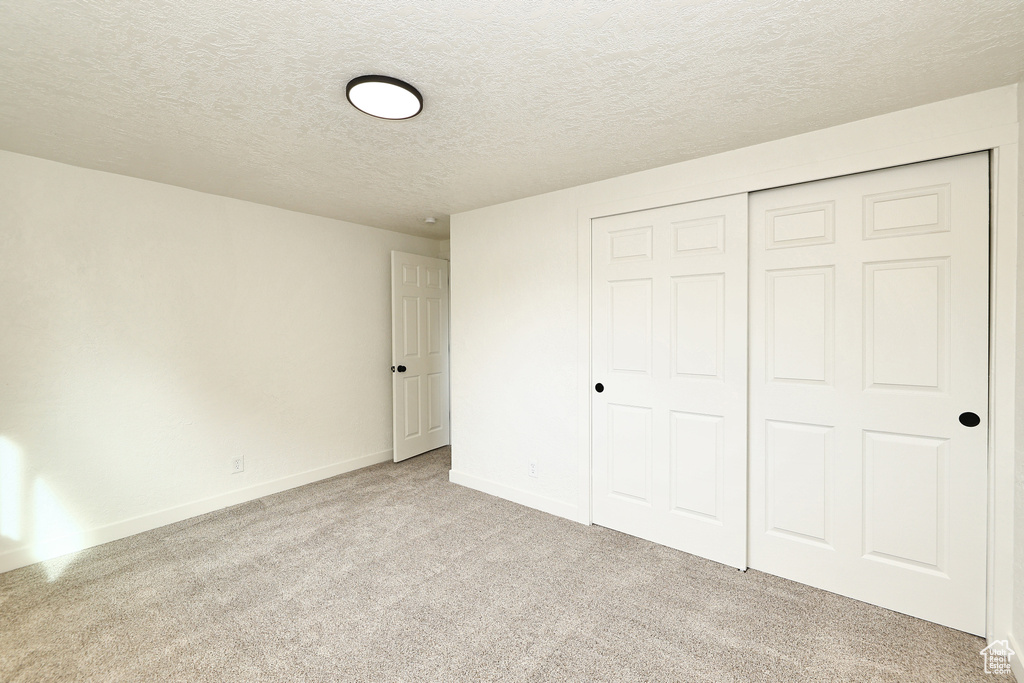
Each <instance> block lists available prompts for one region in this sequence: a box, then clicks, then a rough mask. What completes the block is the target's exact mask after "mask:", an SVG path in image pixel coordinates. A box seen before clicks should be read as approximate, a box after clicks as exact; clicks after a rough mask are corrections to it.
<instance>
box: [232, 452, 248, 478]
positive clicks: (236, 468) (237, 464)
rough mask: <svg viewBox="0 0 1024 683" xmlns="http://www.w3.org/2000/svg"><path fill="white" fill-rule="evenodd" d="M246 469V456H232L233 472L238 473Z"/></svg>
mask: <svg viewBox="0 0 1024 683" xmlns="http://www.w3.org/2000/svg"><path fill="white" fill-rule="evenodd" d="M244 471H245V458H244V457H243V456H241V455H240V456H238V457H237V458H231V474H238V473H239V472H244Z"/></svg>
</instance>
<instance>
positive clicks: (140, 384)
mask: <svg viewBox="0 0 1024 683" xmlns="http://www.w3.org/2000/svg"><path fill="white" fill-rule="evenodd" d="M438 248H439V242H438V241H435V240H430V239H425V238H421V237H413V236H408V235H403V234H399V233H395V232H389V231H384V230H378V229H375V228H370V227H365V226H360V225H354V224H350V223H343V222H340V221H336V220H331V219H326V218H319V217H315V216H310V215H305V214H300V213H295V212H290V211H285V210H282V209H277V208H272V207H268V206H263V205H258V204H253V203H249V202H244V201H239V200H234V199H228V198H224V197H219V196H214V195H209V194H203V193H199V192H195V191H191V190H185V189H182V188H178V187H172V186H169V185H162V184H159V183H154V182H148V181H143V180H138V179H134V178H129V177H125V176H119V175H113V174H109V173H102V172H98V171H92V170H86V169H81V168H76V167H73V166H67V165H63V164H59V163H55V162H51V161H45V160H42V159H37V158H33V157H28V156H22V155H18V154H13V153H10V152H2V151H0V571H3V570H7V569H11V568H13V567H15V566H19V565H22V564H27V563H29V562H32V561H35V560H37V559H40V558H41V557H44V556H47V555H52V554H56V553H59V552H61V551H63V550H69V549H73V548H75V547H78V546H85V545H89V544H92V543H96V542H103V541H106V540H111V539H113V538H117V537H120V536H123V535H126V534H128V533H134V532H137V531H141V530H144V529H147V528H152V527H153V526H159V525H160V524H164V523H167V522H170V521H175V520H177V519H182V518H185V517H188V516H191V515H193V514H198V513H201V512H205V511H208V510H211V509H217V508H219V507H222V506H224V505H227V504H232V503H236V502H241V501H242V500H247V499H250V498H253V497H256V496H258V495H263V494H265V493H269V492H272V491H276V490H281V489H283V488H288V487H289V486H294V485H298V484H301V483H305V482H307V481H313V480H316V479H319V478H323V477H326V476H332V475H333V474H337V473H339V472H341V471H346V470H348V469H353V468H354V467H357V466H362V465H365V464H370V463H372V462H377V461H382V460H386V459H390V457H391V454H390V449H391V438H392V437H391V373H390V355H391V352H390V337H391V322H390V274H389V271H390V251H391V250H392V249H398V250H402V251H408V252H413V253H417V254H423V255H429V256H436V255H437V253H438ZM237 455H244V457H245V471H244V473H241V474H231V473H230V469H229V463H230V459H231V458H232V457H233V456H237Z"/></svg>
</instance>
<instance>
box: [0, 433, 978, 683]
mask: <svg viewBox="0 0 1024 683" xmlns="http://www.w3.org/2000/svg"><path fill="white" fill-rule="evenodd" d="M449 463H450V457H449V453H448V450H447V449H440V450H438V451H434V452H431V453H428V454H425V455H422V456H420V457H417V458H414V459H412V460H409V461H406V462H404V463H401V464H398V465H394V464H390V463H389V464H384V465H377V466H374V467H370V468H367V469H364V470H360V471H357V472H352V473H350V474H345V475H342V476H339V477H335V478H333V479H329V480H326V481H323V482H319V483H316V484H311V485H309V486H304V487H302V488H298V489H293V490H291V491H287V492H285V493H281V494H277V495H274V496H269V497H267V498H263V499H261V500H257V501H254V502H251V503H246V504H244V505H239V506H236V507H233V508H229V509H227V510H222V511H219V512H215V513H211V514H208V515H205V516H202V517H197V518H195V519H191V520H187V521H185V522H181V523H179V524H174V525H171V526H167V527H163V528H161V529H157V530H155V531H151V532H148V533H145V534H140V535H138V536H134V537H131V538H128V539H124V540H121V541H117V542H114V543H109V544H107V545H104V546H101V547H99V548H94V549H91V550H88V551H84V552H82V553H80V554H79V555H78V556H77V557H76V558H75V559H74V561H72V562H71V563H70V564H69V565H68V566H67V567H66V568H64V570H63V572H62V573H61V574H60V575H59V577H58V578H57V579H56V580H55V581H53V582H48V581H47V573H46V571H45V570H44V569H45V568H44V567H43V566H41V565H34V566H31V567H26V568H23V569H19V570H16V571H13V572H8V573H7V574H3V575H0V680H2V681H5V682H14V681H189V682H191V683H195V682H198V681H418V682H419V681H481V680H501V681H744V682H745V681H970V680H977V681H988V682H989V683H993V680H994V678H993V677H992V676H986V675H985V674H984V673H983V671H982V666H981V665H982V661H981V657H980V656H979V654H978V652H979V651H980V650H981V648H982V647H983V646H984V643H983V642H982V640H981V639H980V638H976V637H973V636H969V635H966V634H964V633H960V632H957V631H952V630H950V629H946V628H943V627H941V626H936V625H934V624H930V623H927V622H924V621H919V620H917V619H913V618H911V617H907V616H903V615H900V614H896V613H893V612H889V611H887V610H884V609H881V608H878V607H872V606H870V605H865V604H863V603H859V602H856V601H853V600H848V599H846V598H842V597H839V596H836V595H832V594H830V593H825V592H822V591H819V590H815V589H813V588H809V587H806V586H802V585H799V584H795V583H792V582H789V581H785V580H783V579H779V578H776V577H773V576H769V575H766V574H762V573H759V572H756V571H748V572H746V573H741V572H738V571H736V570H735V569H730V568H727V567H724V566H722V565H718V564H715V563H713V562H709V561H706V560H702V559H700V558H697V557H693V556H691V555H687V554H685V553H680V552H677V551H674V550H670V549H668V548H664V547H661V546H657V545H654V544H652V543H648V542H646V541H642V540H639V539H636V538H632V537H630V536H625V535H623V534H619V533H616V532H614V531H609V530H607V529H602V528H600V527H585V526H582V525H580V524H576V523H574V522H570V521H568V520H564V519H559V518H556V517H552V516H549V515H546V514H544V513H541V512H536V511H534V510H530V509H528V508H524V507H521V506H519V505H516V504H514V503H509V502H507V501H504V500H500V499H498V498H492V497H490V496H487V495H484V494H482V493H478V492H475V491H471V490H469V489H465V488H461V487H459V486H456V485H454V484H450V483H449V482H448V469H449V466H450V465H449Z"/></svg>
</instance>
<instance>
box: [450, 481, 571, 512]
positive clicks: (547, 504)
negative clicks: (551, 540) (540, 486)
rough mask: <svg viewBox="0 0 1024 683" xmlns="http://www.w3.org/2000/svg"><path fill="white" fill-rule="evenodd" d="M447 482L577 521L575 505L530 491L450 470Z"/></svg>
mask: <svg viewBox="0 0 1024 683" xmlns="http://www.w3.org/2000/svg"><path fill="white" fill-rule="evenodd" d="M448 481H450V482H452V483H453V484H458V485H459V486H465V487H466V488H470V489H476V490H477V491H483V492H484V493H487V494H490V495H492V496H497V497H498V498H504V499H505V500H510V501H512V502H513V503H519V504H520V505H525V506H526V507H528V508H533V509H534V510H540V511H541V512H546V513H548V514H549V515H555V516H556V517H565V518H566V519H571V520H572V521H574V522H575V521H577V520H576V506H575V505H570V504H569V503H563V502H562V501H560V500H555V499H554V498H548V497H547V496H542V495H540V494H538V493H533V492H532V491H524V490H522V489H517V488H513V487H512V486H507V485H505V484H499V483H498V482H496V481H490V480H489V479H482V478H480V477H477V476H474V475H472V474H466V473H464V472H456V471H455V470H451V471H450V472H449V473H448Z"/></svg>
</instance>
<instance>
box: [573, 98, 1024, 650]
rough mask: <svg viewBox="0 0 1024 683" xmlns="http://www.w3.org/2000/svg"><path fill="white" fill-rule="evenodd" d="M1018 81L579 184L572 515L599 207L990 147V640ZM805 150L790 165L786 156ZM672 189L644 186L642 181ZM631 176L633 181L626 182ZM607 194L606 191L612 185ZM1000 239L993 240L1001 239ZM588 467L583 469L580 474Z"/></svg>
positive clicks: (1003, 565)
mask: <svg viewBox="0 0 1024 683" xmlns="http://www.w3.org/2000/svg"><path fill="white" fill-rule="evenodd" d="M1016 87H1017V86H1006V87H1004V88H997V89H995V90H989V91H985V92H981V93H975V94H973V95H967V96H965V97H959V98H955V99H952V100H946V101H943V102H937V103H934V104H930V105H925V106H922V107H917V108H914V109H908V110H904V111H900V112H894V113H892V114H886V115H883V116H878V117H875V118H872V119H864V120H862V121H855V122H853V123H849V124H844V125H842V126H836V127H834V128H828V129H824V130H820V131H815V132H813V133H806V134H804V135H798V136H794V137H791V138H785V139H782V140H775V141H773V142H769V143H765V144H762V145H756V146H754V147H748V148H744V149H741V150H736V151H734V152H727V153H724V154H720V155H715V156H713V157H705V158H703V159H697V160H694V161H690V162H682V163H680V164H675V165H673V166H670V167H664V168H661V169H654V170H652V171H644V172H641V173H637V174H633V175H632V176H623V177H622V178H617V179H613V180H611V181H603V182H601V183H594V184H592V185H588V186H583V187H582V188H580V196H581V197H584V198H586V197H590V198H591V199H590V200H589V202H588V200H586V199H583V200H581V206H580V207H579V211H578V214H577V221H576V223H577V251H578V254H579V262H578V270H579V290H578V321H579V322H578V324H579V342H578V349H579V354H580V357H579V358H578V385H577V386H578V393H577V396H578V401H577V410H578V433H579V435H580V438H579V446H578V449H577V454H578V458H579V468H578V470H579V477H580V480H579V484H578V490H579V498H578V510H579V517H578V520H579V521H581V522H584V523H590V505H591V491H590V481H589V480H590V450H591V444H590V397H591V394H590V392H591V387H590V385H591V377H590V330H591V297H592V294H591V282H590V269H591V248H590V242H591V238H590V235H591V221H592V220H593V219H595V218H600V217H603V216H608V215H614V214H617V213H625V212H629V211H639V210H644V209H650V208H655V207H659V206H668V205H672V204H680V203H684V202H691V201H699V200H702V199H710V198H713V197H720V196H724V195H729V194H739V193H742V192H754V191H757V190H763V189H768V188H772V187H780V186H783V185H791V184H795V183H801V182H811V181H814V180H821V179H824V178H832V177H837V176H842V175H849V174H852V173H861V172H865V171H872V170H877V169H881V168H888V167H891V166H899V165H903V164H912V163H918V162H921V161H930V160H932V159H938V158H942V157H946V156H953V155H957V154H966V153H970V152H979V151H984V150H992V157H993V168H992V185H993V204H992V248H993V252H992V253H993V258H992V263H991V279H992V280H991V281H992V287H991V302H990V305H991V317H990V321H989V326H990V327H989V332H990V338H991V355H990V364H991V365H990V367H991V375H990V377H991V385H990V393H991V404H990V424H989V520H988V537H989V551H988V552H989V575H988V581H987V584H988V585H987V603H988V604H987V610H986V611H987V624H986V634H987V636H988V638H989V640H1002V639H1004V638H1006V637H1007V634H1008V633H1009V632H1010V628H1011V625H1012V618H1013V551H1014V548H1013V545H1014V539H1013V523H1014V517H1013V515H1014V502H1013V498H1014V490H1013V481H1014V477H1013V472H1014V448H1015V442H1016V441H1015V440H1016V435H1015V424H1014V415H1015V410H1016V408H1015V386H1014V382H1015V376H1016V372H1015V367H1016V346H1017V332H1016V299H1017V220H1018V218H1017V155H1018V144H1017V143H1018V139H1017V138H1018V135H1019V128H1018V123H1017V115H1018V112H1017V110H1016V102H1017V97H1016ZM794 159H797V160H805V159H806V160H807V161H805V162H804V163H798V164H795V165H787V164H789V163H791V160H794ZM655 184H657V185H661V186H664V187H672V188H673V189H669V190H664V191H661V192H656V193H650V192H649V191H648V192H647V193H646V194H644V193H643V190H644V188H645V187H647V186H649V185H655ZM631 188H632V189H631ZM609 196H611V197H614V199H612V200H609V199H608V197H609ZM996 245H998V249H996ZM584 479H586V481H584Z"/></svg>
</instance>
